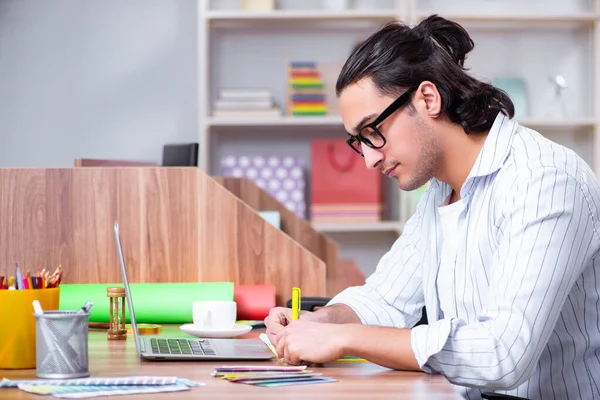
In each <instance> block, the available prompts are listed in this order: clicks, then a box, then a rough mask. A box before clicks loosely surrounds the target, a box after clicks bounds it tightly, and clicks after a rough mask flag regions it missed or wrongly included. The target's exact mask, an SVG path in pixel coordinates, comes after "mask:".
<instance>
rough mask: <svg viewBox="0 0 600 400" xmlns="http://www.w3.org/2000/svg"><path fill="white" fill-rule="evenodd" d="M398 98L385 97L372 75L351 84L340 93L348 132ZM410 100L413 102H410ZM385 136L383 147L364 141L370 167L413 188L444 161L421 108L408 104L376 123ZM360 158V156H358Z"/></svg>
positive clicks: (369, 119) (374, 117)
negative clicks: (370, 77)
mask: <svg viewBox="0 0 600 400" xmlns="http://www.w3.org/2000/svg"><path fill="white" fill-rule="evenodd" d="M394 100H396V98H394V97H389V96H382V95H381V94H380V93H379V92H378V91H377V89H376V87H375V86H374V85H373V83H372V81H371V80H370V79H369V78H365V79H363V80H361V81H359V82H357V83H355V84H353V85H351V86H348V87H347V88H346V89H344V91H343V92H342V93H341V95H340V111H341V115H342V119H343V121H344V127H345V129H346V131H347V132H348V133H351V134H352V135H356V134H357V131H356V129H355V128H357V127H359V128H360V127H362V126H364V125H366V124H368V123H370V122H372V121H374V120H375V119H376V118H377V117H378V116H379V114H381V112H383V111H384V110H385V109H386V108H387V107H388V106H389V105H390V104H391V103H392V102H393V101H394ZM409 103H410V102H409ZM377 128H378V129H379V131H380V132H381V133H382V134H383V136H384V137H385V139H386V141H387V142H386V144H385V146H383V147H382V148H380V149H373V148H371V147H369V146H367V145H366V144H364V143H361V150H362V153H363V154H364V158H365V163H366V165H367V167H368V168H377V169H379V170H380V171H381V172H382V173H383V174H385V175H387V176H389V177H390V178H394V179H396V180H397V181H398V186H399V187H400V189H402V190H405V191H410V190H414V189H417V188H419V187H421V186H422V185H424V184H425V183H426V182H427V181H428V180H429V179H431V178H432V177H433V176H434V175H435V173H436V172H437V170H438V169H439V167H440V165H441V162H442V151H441V144H440V142H439V139H438V136H437V135H436V132H434V130H433V129H432V128H431V127H430V126H427V124H426V123H425V122H424V120H423V118H422V116H421V115H420V114H419V109H418V107H417V109H412V110H411V109H410V108H409V106H408V104H407V105H406V106H404V107H402V108H400V109H399V110H397V111H396V112H394V113H393V114H392V115H390V116H389V117H388V118H386V119H385V121H383V122H382V123H381V124H380V125H378V126H377ZM357 157H358V155H357Z"/></svg>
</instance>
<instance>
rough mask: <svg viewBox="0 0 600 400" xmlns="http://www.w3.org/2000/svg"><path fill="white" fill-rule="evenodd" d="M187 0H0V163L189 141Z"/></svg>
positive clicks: (149, 149)
mask: <svg viewBox="0 0 600 400" xmlns="http://www.w3.org/2000/svg"><path fill="white" fill-rule="evenodd" d="M196 54H197V53H196V2H195V0H169V1H164V0H127V1H122V0H88V1H81V0H52V1H40V0H0V167H68V166H71V165H72V163H73V159H74V158H81V157H86V158H122V159H131V160H148V161H155V162H160V161H161V155H162V153H161V152H162V146H163V145H164V144H165V143H167V142H182V141H197V137H198V133H197V132H198V130H197V111H196V110H197V98H196V97H197V90H196V79H197V74H196V64H197V61H196Z"/></svg>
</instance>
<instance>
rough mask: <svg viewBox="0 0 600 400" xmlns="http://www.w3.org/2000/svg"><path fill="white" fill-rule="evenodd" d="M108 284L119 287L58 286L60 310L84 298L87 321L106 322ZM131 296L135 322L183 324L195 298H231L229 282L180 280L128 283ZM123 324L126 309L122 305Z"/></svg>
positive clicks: (78, 305) (79, 304)
mask: <svg viewBox="0 0 600 400" xmlns="http://www.w3.org/2000/svg"><path fill="white" fill-rule="evenodd" d="M109 287H123V284H122V283H120V284H119V283H115V284H104V283H89V284H66V283H63V284H61V285H60V302H59V309H60V310H78V309H80V308H81V307H83V305H84V304H85V302H86V301H91V302H92V303H94V306H93V307H92V308H91V310H90V322H108V320H109V311H110V310H109V308H110V299H109V298H108V297H107V296H106V289H107V288H109ZM129 288H130V289H131V299H132V302H133V307H134V311H135V321H136V322H137V323H154V324H184V323H190V322H192V321H193V318H192V303H193V302H194V301H198V300H227V301H233V292H234V284H233V282H183V283H130V284H129ZM125 319H126V323H129V322H130V320H129V308H128V307H127V306H126V307H125Z"/></svg>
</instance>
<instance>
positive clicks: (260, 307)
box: [233, 285, 275, 320]
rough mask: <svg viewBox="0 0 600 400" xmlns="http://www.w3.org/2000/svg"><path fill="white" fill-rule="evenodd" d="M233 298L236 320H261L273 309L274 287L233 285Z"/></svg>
mask: <svg viewBox="0 0 600 400" xmlns="http://www.w3.org/2000/svg"><path fill="white" fill-rule="evenodd" d="M233 298H234V300H235V302H236V303H237V319H238V320H263V319H265V318H266V317H267V315H269V310H271V308H273V307H275V286H273V285H235V287H234V291H233Z"/></svg>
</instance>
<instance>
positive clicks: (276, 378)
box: [211, 365, 336, 387]
mask: <svg viewBox="0 0 600 400" xmlns="http://www.w3.org/2000/svg"><path fill="white" fill-rule="evenodd" d="M211 375H212V376H214V377H215V378H221V379H225V380H227V381H229V382H232V383H244V384H246V385H253V386H261V387H278V386H290V385H309V384H314V383H327V382H336V380H335V379H333V378H330V377H323V376H321V375H322V374H321V373H317V372H314V371H311V370H307V369H306V365H300V366H277V365H273V366H253V365H250V366H242V365H236V366H224V367H217V368H215V370H214V371H213V373H212V374H211Z"/></svg>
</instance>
